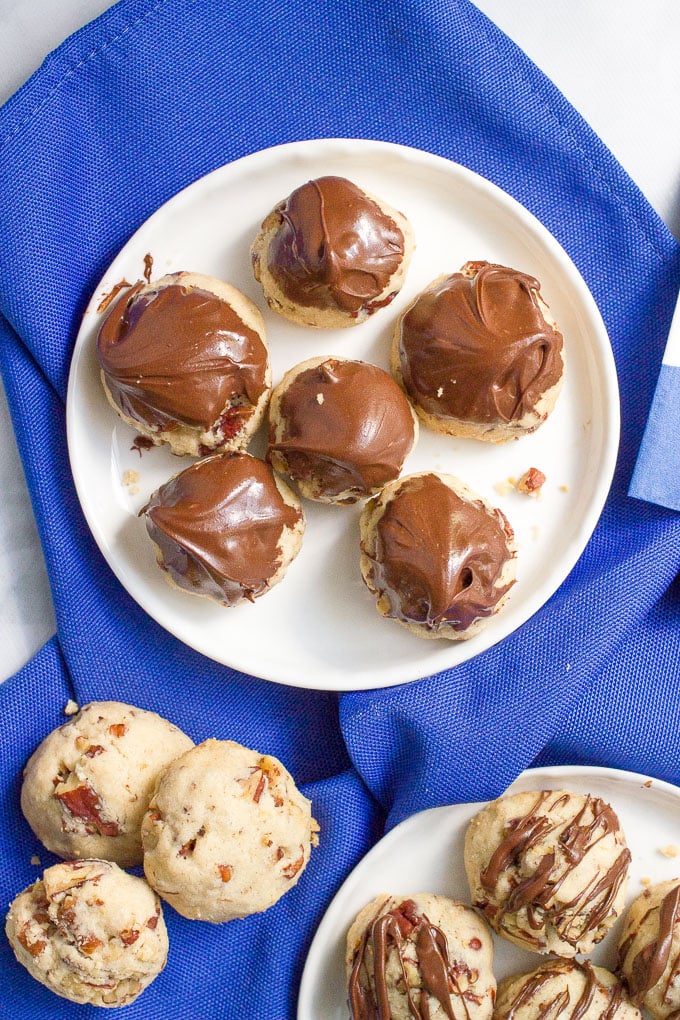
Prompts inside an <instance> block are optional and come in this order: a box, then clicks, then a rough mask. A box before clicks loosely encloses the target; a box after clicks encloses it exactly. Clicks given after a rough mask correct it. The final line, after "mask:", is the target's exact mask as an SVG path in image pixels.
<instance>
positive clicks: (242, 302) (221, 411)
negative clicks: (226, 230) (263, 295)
mask: <svg viewBox="0 0 680 1020" xmlns="http://www.w3.org/2000/svg"><path fill="white" fill-rule="evenodd" d="M97 353H98V355H99V363H100V366H101V376H102V382H103V385H104V389H105V391H106V395H107V397H108V399H109V402H110V403H111V405H112V406H113V408H114V410H116V411H117V413H118V414H119V415H120V417H121V418H122V419H123V421H125V422H127V423H128V424H129V425H131V426H132V427H133V428H134V429H136V430H137V431H138V432H140V433H141V434H142V435H143V436H146V437H147V438H148V439H149V440H151V441H152V442H153V443H155V444H156V445H161V444H167V445H168V446H169V447H170V449H171V450H172V452H173V453H176V454H180V455H181V454H191V455H194V456H199V455H204V454H206V453H213V452H220V451H224V450H241V449H243V448H244V447H245V446H246V445H247V443H248V442H249V440H250V438H251V436H252V435H253V433H254V432H255V430H256V429H257V427H258V425H259V424H260V422H261V421H262V418H263V416H264V414H265V411H266V408H267V402H268V400H269V394H270V392H271V368H270V363H269V349H268V346H267V340H266V334H265V325H264V320H263V318H262V315H261V314H260V312H259V310H258V309H257V308H256V307H255V305H254V304H253V303H252V301H250V300H249V299H248V298H247V297H246V296H245V294H242V293H241V292H240V291H239V290H237V289H236V288H235V287H232V286H231V285H230V284H228V283H224V282H223V281H222V280H216V279H214V278H213V277H211V276H204V275H203V274H201V273H172V274H170V275H168V276H164V277H162V278H161V279H160V280H157V281H155V282H153V283H146V284H145V283H137V284H135V285H134V286H133V287H131V288H130V289H129V290H127V291H126V292H125V293H124V294H123V295H122V296H121V297H119V298H118V300H117V301H116V302H115V304H114V305H113V307H112V308H111V310H110V311H109V312H108V313H107V315H106V318H105V319H104V321H103V322H102V324H101V326H100V327H99V334H98V338H97Z"/></svg>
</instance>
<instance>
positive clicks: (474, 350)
mask: <svg viewBox="0 0 680 1020" xmlns="http://www.w3.org/2000/svg"><path fill="white" fill-rule="evenodd" d="M391 365H392V371H393V372H394V374H395V376H396V378H397V379H398V381H399V382H400V384H401V385H402V386H403V387H404V389H405V390H406V393H407V394H408V395H409V397H410V399H411V401H412V402H413V405H414V407H415V409H416V411H417V412H418V415H419V417H420V418H421V420H422V421H423V422H424V424H425V425H427V426H428V427H429V428H431V429H434V430H435V431H436V432H443V433H447V434H449V435H453V436H463V437H466V438H471V439H482V440H485V441H487V442H491V443H502V442H505V441H506V440H508V439H514V438H518V437H519V436H522V435H526V434H527V433H529V432H534V431H535V430H536V429H537V428H538V427H539V425H541V424H542V423H543V422H544V421H545V420H546V418H547V417H548V415H549V414H550V412H551V411H552V409H553V407H554V405H555V401H556V400H557V396H558V393H559V391H560V388H561V385H562V376H563V372H564V343H563V338H562V334H561V333H560V332H559V331H558V329H557V327H556V325H555V324H554V323H553V322H552V320H551V319H550V317H549V312H548V307H547V305H546V304H545V302H544V301H543V299H542V297H541V294H540V284H539V283H538V281H537V280H535V279H534V278H533V277H531V276H527V275H526V274H525V273H521V272H518V271H517V270H515V269H509V268H508V267H506V266H498V265H493V264H490V263H488V262H468V263H466V265H464V266H463V268H462V269H461V271H460V272H459V273H454V274H453V275H450V276H440V277H439V278H438V279H436V280H435V281H434V282H433V283H431V284H430V286H429V287H427V288H426V289H425V290H424V291H423V292H422V293H421V294H419V295H418V297H417V298H416V299H415V301H413V302H412V303H411V304H410V305H409V307H408V308H407V309H406V310H405V311H404V312H403V314H402V315H401V316H400V318H399V320H398V322H397V325H396V328H395V331H394V337H393V343H392V355H391Z"/></svg>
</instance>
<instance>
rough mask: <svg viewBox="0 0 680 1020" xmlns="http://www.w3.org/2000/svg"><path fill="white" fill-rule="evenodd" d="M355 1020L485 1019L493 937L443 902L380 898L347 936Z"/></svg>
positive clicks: (490, 996)
mask: <svg viewBox="0 0 680 1020" xmlns="http://www.w3.org/2000/svg"><path fill="white" fill-rule="evenodd" d="M345 962H346V970H347V979H348V983H349V995H348V998H349V1004H350V1011H351V1016H352V1018H353V1020H370V1018H377V1017H382V1016H385V1017H387V1016H389V1017H391V1018H392V1020H412V1018H413V1017H428V1018H429V1020H488V1018H490V1017H491V1014H492V1010H493V1003H494V996H495V993H496V980H495V978H494V975H493V970H492V965H493V945H492V941H491V932H490V930H489V928H488V926H487V925H486V924H485V922H484V921H483V920H482V918H481V917H479V915H478V914H477V913H475V911H474V910H472V908H471V907H468V906H465V905H464V904H462V903H458V902H456V901H455V900H451V899H449V898H448V897H446V896H438V895H433V894H431V893H419V894H417V895H413V896H388V895H383V896H378V897H377V898H376V899H375V900H373V901H372V902H371V903H369V904H368V906H366V907H364V908H363V910H362V911H361V912H360V914H359V915H358V917H357V918H356V920H355V921H354V923H353V924H352V926H351V928H350V930H349V932H348V935H347V951H346V959H345Z"/></svg>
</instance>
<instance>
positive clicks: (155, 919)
mask: <svg viewBox="0 0 680 1020" xmlns="http://www.w3.org/2000/svg"><path fill="white" fill-rule="evenodd" d="M157 924H158V914H154V916H153V917H150V918H149V920H148V921H147V922H146V926H147V928H150V929H151V931H155V929H156V926H157Z"/></svg>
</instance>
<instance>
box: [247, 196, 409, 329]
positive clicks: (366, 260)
mask: <svg viewBox="0 0 680 1020" xmlns="http://www.w3.org/2000/svg"><path fill="white" fill-rule="evenodd" d="M275 211H276V212H277V213H278V215H279V217H280V221H281V222H280V226H279V227H278V229H277V230H276V232H275V234H274V236H273V237H272V240H271V243H270V246H269V255H268V259H267V263H268V266H269V271H270V272H271V274H272V276H273V277H274V279H275V280H276V282H277V284H278V286H279V287H280V288H281V290H282V291H283V293H284V294H285V295H286V297H288V298H289V299H290V300H291V301H294V302H295V303H296V304H299V305H303V306H312V307H315V308H340V309H342V311H345V312H349V313H350V314H351V313H352V312H358V311H359V309H366V307H367V306H368V308H369V311H373V310H375V308H376V307H379V306H382V305H384V304H388V303H389V301H390V300H391V299H392V297H393V296H394V295H390V296H388V297H386V298H385V299H383V300H381V301H380V302H379V304H372V303H373V302H376V299H378V297H379V295H380V294H382V292H383V291H384V290H385V288H386V287H387V286H388V285H389V282H390V279H391V278H392V276H393V275H394V273H395V272H396V271H397V269H398V268H399V266H400V265H401V261H402V259H403V257H404V235H403V233H402V231H401V230H400V228H399V227H398V225H397V224H396V223H395V221H394V220H393V219H392V218H391V217H390V216H388V215H387V214H386V213H384V212H383V211H382V209H381V208H380V206H379V205H378V204H377V203H376V202H374V201H373V199H371V198H369V197H368V196H367V195H366V194H365V193H364V192H363V191H361V190H360V189H359V188H358V187H357V186H356V185H355V184H352V182H351V181H348V180H346V179H345V178H344V177H319V178H318V179H317V180H314V181H308V182H307V183H306V184H303V185H302V186H301V187H300V188H297V189H296V190H295V191H293V192H292V194H291V195H289V197H288V198H287V199H285V200H284V201H283V202H281V203H280V204H279V205H278V206H277V207H276V210H275Z"/></svg>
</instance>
